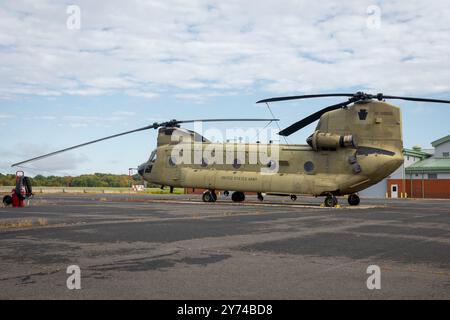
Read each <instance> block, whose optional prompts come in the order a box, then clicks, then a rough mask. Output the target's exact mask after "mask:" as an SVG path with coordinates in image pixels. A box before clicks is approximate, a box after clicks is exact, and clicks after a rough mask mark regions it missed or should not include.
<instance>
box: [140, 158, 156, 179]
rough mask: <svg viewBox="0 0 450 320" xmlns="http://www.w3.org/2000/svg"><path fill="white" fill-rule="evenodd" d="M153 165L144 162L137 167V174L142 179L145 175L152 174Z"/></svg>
mask: <svg viewBox="0 0 450 320" xmlns="http://www.w3.org/2000/svg"><path fill="white" fill-rule="evenodd" d="M152 167H153V163H151V162H145V163H143V164H141V165H140V166H139V167H138V174H139V175H140V176H141V177H143V176H144V175H145V174H146V173H150V172H152Z"/></svg>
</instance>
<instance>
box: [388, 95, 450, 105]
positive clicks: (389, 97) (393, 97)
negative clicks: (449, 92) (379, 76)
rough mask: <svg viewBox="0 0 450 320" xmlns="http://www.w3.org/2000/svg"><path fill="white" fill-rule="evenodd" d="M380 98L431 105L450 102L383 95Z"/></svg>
mask: <svg viewBox="0 0 450 320" xmlns="http://www.w3.org/2000/svg"><path fill="white" fill-rule="evenodd" d="M381 96H382V98H383V99H398V100H407V101H417V102H433V103H450V100H440V99H427V98H413V97H398V96H385V95H381Z"/></svg>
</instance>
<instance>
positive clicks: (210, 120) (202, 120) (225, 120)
mask: <svg viewBox="0 0 450 320" xmlns="http://www.w3.org/2000/svg"><path fill="white" fill-rule="evenodd" d="M246 121H250V122H251V121H261V122H267V121H280V119H200V120H182V121H177V123H192V122H246Z"/></svg>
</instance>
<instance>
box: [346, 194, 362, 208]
mask: <svg viewBox="0 0 450 320" xmlns="http://www.w3.org/2000/svg"><path fill="white" fill-rule="evenodd" d="M360 202H361V200H360V199H359V196H358V195H357V194H355V193H354V194H351V195H349V196H348V204H349V205H351V206H357V205H359V203H360Z"/></svg>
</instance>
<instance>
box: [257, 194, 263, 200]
mask: <svg viewBox="0 0 450 320" xmlns="http://www.w3.org/2000/svg"><path fill="white" fill-rule="evenodd" d="M258 200H259V201H264V196H263V195H262V194H261V193H260V192H259V193H258Z"/></svg>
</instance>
